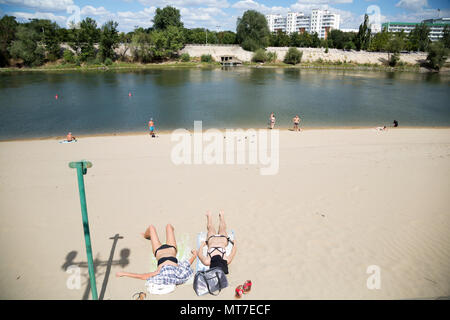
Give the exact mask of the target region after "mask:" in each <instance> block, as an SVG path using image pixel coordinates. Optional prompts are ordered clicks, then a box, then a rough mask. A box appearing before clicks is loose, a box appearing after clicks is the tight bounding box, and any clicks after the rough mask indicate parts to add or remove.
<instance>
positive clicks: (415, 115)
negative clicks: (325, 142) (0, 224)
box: [0, 67, 450, 140]
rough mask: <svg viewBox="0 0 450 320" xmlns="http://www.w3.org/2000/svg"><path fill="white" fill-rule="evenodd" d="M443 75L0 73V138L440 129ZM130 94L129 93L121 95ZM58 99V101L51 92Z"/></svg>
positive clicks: (448, 81)
mask: <svg viewBox="0 0 450 320" xmlns="http://www.w3.org/2000/svg"><path fill="white" fill-rule="evenodd" d="M449 89H450V76H449V75H440V74H420V73H411V72H395V73H394V72H379V71H378V72H369V71H360V72H358V71H343V70H341V71H339V70H305V69H302V70H301V69H296V68H247V67H237V68H229V69H220V68H218V69H206V70H205V69H199V68H166V69H147V70H141V71H120V72H117V71H116V72H110V71H106V72H100V71H87V72H79V71H74V72H67V71H65V72H16V73H10V72H5V73H0V140H6V139H15V138H28V137H47V136H62V135H65V134H66V133H67V132H68V131H71V132H72V133H73V134H74V135H79V134H97V133H124V132H145V131H146V130H148V129H147V123H148V120H149V118H150V117H153V119H154V120H155V124H156V129H157V130H158V131H166V130H173V129H176V128H187V129H192V128H193V124H194V121H195V120H202V121H203V128H218V129H223V128H264V127H267V122H268V117H269V114H270V112H272V111H273V112H275V116H276V118H277V123H276V126H277V127H280V128H288V127H291V124H292V120H291V119H292V117H293V116H295V115H296V114H298V115H299V116H300V117H301V118H302V119H303V121H302V123H301V124H302V126H303V127H305V128H313V127H365V126H370V127H375V126H381V125H390V124H391V123H392V121H393V120H394V119H396V120H398V121H399V123H400V126H419V127H433V126H445V127H447V126H450V90H449ZM130 93H131V96H129V94H130ZM56 95H58V99H56V98H55V96H56Z"/></svg>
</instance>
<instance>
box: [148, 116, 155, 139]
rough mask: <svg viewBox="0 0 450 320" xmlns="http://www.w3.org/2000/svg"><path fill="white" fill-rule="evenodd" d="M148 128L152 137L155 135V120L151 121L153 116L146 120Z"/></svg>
mask: <svg viewBox="0 0 450 320" xmlns="http://www.w3.org/2000/svg"><path fill="white" fill-rule="evenodd" d="M148 129H149V131H150V135H151V136H152V138H154V137H155V122H153V118H150V121H149V122H148Z"/></svg>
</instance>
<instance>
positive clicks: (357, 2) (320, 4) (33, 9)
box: [0, 0, 450, 32]
mask: <svg viewBox="0 0 450 320" xmlns="http://www.w3.org/2000/svg"><path fill="white" fill-rule="evenodd" d="M166 5H172V6H174V7H176V8H178V9H180V11H181V18H182V21H183V22H184V24H185V26H186V27H188V28H193V27H200V28H205V27H206V28H209V29H210V30H233V31H235V28H236V19H237V17H239V16H242V13H243V12H244V11H245V10H248V9H254V10H257V11H260V12H262V13H264V14H268V13H274V14H275V13H280V14H283V15H285V14H286V13H287V12H289V11H295V12H304V13H306V14H308V13H309V12H310V11H311V9H314V8H322V9H328V10H330V11H332V12H335V13H339V14H340V15H341V28H357V27H358V26H359V24H360V23H361V21H362V19H363V16H364V13H365V12H368V11H370V12H368V13H372V14H371V17H374V15H373V12H375V11H373V10H371V8H375V9H376V8H379V12H380V15H379V16H380V22H385V21H403V22H419V21H421V20H423V19H428V18H435V17H437V16H438V11H437V9H438V8H439V9H440V10H441V11H440V16H441V17H450V1H449V0H330V1H326V0H91V1H88V0H0V16H3V15H5V14H8V15H13V16H16V17H17V18H18V20H19V21H26V20H27V19H29V18H43V19H50V20H53V21H56V22H57V23H58V24H59V25H61V26H66V24H67V22H68V21H69V20H73V19H75V20H76V19H78V18H80V19H84V18H85V17H88V16H89V17H91V18H93V19H95V20H96V21H97V22H98V24H99V25H101V24H102V23H104V22H106V21H107V20H111V19H112V20H115V21H117V22H118V23H119V29H120V31H125V32H128V31H131V30H133V29H134V27H135V26H140V27H145V28H146V27H150V26H151V25H152V22H151V20H152V19H153V16H154V13H155V9H156V8H157V7H160V8H162V7H165V6H166ZM374 6H376V7H374Z"/></svg>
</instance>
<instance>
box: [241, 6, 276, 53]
mask: <svg viewBox="0 0 450 320" xmlns="http://www.w3.org/2000/svg"><path fill="white" fill-rule="evenodd" d="M236 39H237V42H238V43H239V44H240V45H241V46H242V48H243V49H244V50H250V51H255V50H256V49H259V48H266V47H267V46H268V44H269V39H270V31H269V27H268V25H267V20H266V17H265V16H264V15H263V14H261V13H259V12H257V11H255V10H247V11H245V12H244V14H243V15H242V17H239V18H238V19H237V27H236Z"/></svg>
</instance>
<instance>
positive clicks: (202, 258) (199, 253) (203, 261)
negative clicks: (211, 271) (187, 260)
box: [198, 242, 211, 266]
mask: <svg viewBox="0 0 450 320" xmlns="http://www.w3.org/2000/svg"><path fill="white" fill-rule="evenodd" d="M205 245H206V242H203V243H202V245H201V246H200V249H198V258H199V259H200V261H201V262H202V263H203V264H204V265H205V266H209V265H210V264H211V262H210V259H208V258H206V257H205V256H204V255H203V247H204V246H205Z"/></svg>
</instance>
